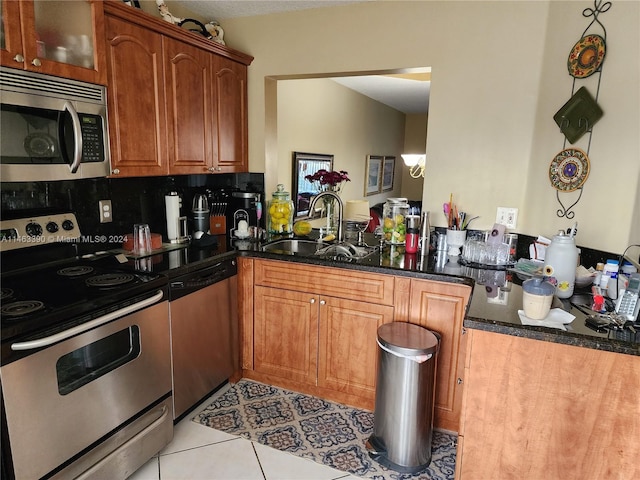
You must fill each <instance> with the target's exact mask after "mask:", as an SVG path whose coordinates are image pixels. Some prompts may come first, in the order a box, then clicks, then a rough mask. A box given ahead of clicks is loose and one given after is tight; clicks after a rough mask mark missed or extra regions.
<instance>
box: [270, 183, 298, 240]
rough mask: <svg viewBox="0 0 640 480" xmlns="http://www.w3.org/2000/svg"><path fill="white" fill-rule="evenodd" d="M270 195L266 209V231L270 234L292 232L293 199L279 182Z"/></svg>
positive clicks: (287, 233)
mask: <svg viewBox="0 0 640 480" xmlns="http://www.w3.org/2000/svg"><path fill="white" fill-rule="evenodd" d="M272 195H273V196H272V198H271V200H270V201H269V206H268V209H267V212H268V213H267V231H268V232H269V233H270V234H272V235H289V234H291V233H292V232H293V201H292V200H291V197H290V195H289V192H285V191H284V185H282V184H281V183H280V184H278V186H277V187H276V191H275V192H273V194H272Z"/></svg>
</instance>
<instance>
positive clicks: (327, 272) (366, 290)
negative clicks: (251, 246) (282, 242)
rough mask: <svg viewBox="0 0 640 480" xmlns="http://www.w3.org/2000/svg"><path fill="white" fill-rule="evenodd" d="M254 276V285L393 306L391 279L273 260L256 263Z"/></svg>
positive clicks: (384, 276) (386, 276) (353, 271)
mask: <svg viewBox="0 0 640 480" xmlns="http://www.w3.org/2000/svg"><path fill="white" fill-rule="evenodd" d="M254 274H255V277H254V280H255V284H256V285H264V286H266V287H273V288H282V289H286V290H295V291H299V292H308V293H314V294H322V295H328V296H333V297H339V298H346V299H351V300H359V301H363V302H370V303H376V304H380V305H393V285H394V280H393V276H391V275H378V274H375V273H364V272H360V271H357V270H347V269H341V268H331V267H319V266H316V265H304V264H299V263H293V262H279V261H275V260H256V262H255V272H254Z"/></svg>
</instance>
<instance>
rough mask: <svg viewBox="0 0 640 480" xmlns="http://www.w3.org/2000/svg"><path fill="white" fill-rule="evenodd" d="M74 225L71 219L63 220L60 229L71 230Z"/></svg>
mask: <svg viewBox="0 0 640 480" xmlns="http://www.w3.org/2000/svg"><path fill="white" fill-rule="evenodd" d="M74 227H75V225H74V224H73V222H72V221H71V220H65V221H64V222H62V229H63V230H67V231H69V230H73V228H74Z"/></svg>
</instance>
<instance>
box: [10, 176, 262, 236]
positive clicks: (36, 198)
mask: <svg viewBox="0 0 640 480" xmlns="http://www.w3.org/2000/svg"><path fill="white" fill-rule="evenodd" d="M0 189H1V199H2V218H20V217H25V216H36V215H46V214H49V213H62V212H74V213H75V214H76V217H77V219H78V223H79V227H80V231H81V232H82V234H83V235H107V236H108V235H121V234H124V233H129V232H131V231H132V230H133V224H134V223H148V224H149V225H150V226H151V230H152V231H153V232H157V233H161V234H162V235H163V237H165V238H166V233H167V232H166V220H165V204H164V196H165V195H166V194H167V193H169V192H171V191H176V192H178V193H179V194H180V195H181V197H182V208H181V214H182V215H184V216H187V217H189V218H190V210H191V202H192V199H193V196H194V195H195V194H197V193H206V194H207V195H208V196H209V198H210V200H212V201H213V200H222V199H224V198H225V197H226V196H227V195H230V193H231V192H233V191H246V192H254V193H260V194H261V199H262V201H264V174H262V173H237V174H233V173H228V174H219V175H175V176H167V177H132V178H93V179H84V180H73V181H67V180H63V181H55V182H15V183H14V182H11V183H7V182H3V183H2V184H1V185H0ZM100 200H111V204H112V214H113V221H112V222H111V223H100V218H99V207H98V202H99V201H100Z"/></svg>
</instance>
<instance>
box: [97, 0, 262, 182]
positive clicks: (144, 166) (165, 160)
mask: <svg viewBox="0 0 640 480" xmlns="http://www.w3.org/2000/svg"><path fill="white" fill-rule="evenodd" d="M104 9H105V17H106V25H107V27H106V29H107V50H108V55H107V61H108V71H109V85H108V98H109V99H111V97H113V96H116V99H115V100H114V101H113V102H111V101H110V103H109V108H110V110H109V118H110V122H109V126H110V134H111V135H112V138H113V136H114V135H116V136H122V137H123V138H118V139H115V140H112V143H111V144H112V152H111V154H112V175H118V176H132V175H167V174H172V175H173V174H202V173H226V172H246V171H248V163H249V162H248V156H247V142H248V136H247V66H248V65H249V64H250V63H251V61H252V60H253V57H250V56H249V55H246V54H244V53H241V52H238V51H236V50H233V49H230V48H227V47H224V46H221V45H218V44H217V43H214V42H211V41H210V40H207V39H205V38H204V37H202V36H200V35H197V34H195V33H193V32H189V31H187V30H185V29H183V28H179V27H177V26H175V25H171V24H169V23H168V22H166V21H164V20H161V19H158V18H155V17H153V16H151V15H147V14H145V13H144V12H141V11H140V10H139V9H136V8H131V7H127V6H126V5H124V4H123V3H122V2H115V1H110V2H106V3H105V4H104ZM125 65H126V68H124V66H125ZM112 104H114V106H115V108H117V109H118V112H113V111H112V110H111V108H112ZM123 129H126V130H127V132H124V133H123V132H122V130H123ZM129 140H132V142H130V141H129Z"/></svg>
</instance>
